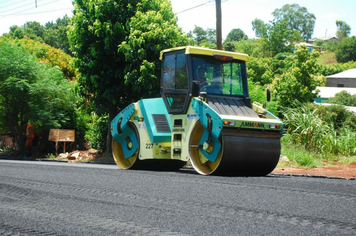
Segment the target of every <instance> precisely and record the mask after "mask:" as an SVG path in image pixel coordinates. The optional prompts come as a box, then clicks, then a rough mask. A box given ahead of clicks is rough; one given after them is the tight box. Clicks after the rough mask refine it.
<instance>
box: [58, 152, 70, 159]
mask: <svg viewBox="0 0 356 236" xmlns="http://www.w3.org/2000/svg"><path fill="white" fill-rule="evenodd" d="M67 157H68V152H66V153H61V154H59V156H58V159H65V158H67Z"/></svg>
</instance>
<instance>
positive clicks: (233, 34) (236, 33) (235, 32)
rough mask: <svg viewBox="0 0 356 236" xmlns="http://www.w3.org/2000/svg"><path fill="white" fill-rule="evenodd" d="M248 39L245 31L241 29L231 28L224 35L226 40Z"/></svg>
mask: <svg viewBox="0 0 356 236" xmlns="http://www.w3.org/2000/svg"><path fill="white" fill-rule="evenodd" d="M246 39H248V37H247V35H246V34H245V32H243V31H242V30H241V29H232V30H231V31H230V33H229V34H228V35H227V36H226V39H225V40H227V41H240V40H246Z"/></svg>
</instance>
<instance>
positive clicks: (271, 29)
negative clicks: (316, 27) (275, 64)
mask: <svg viewBox="0 0 356 236" xmlns="http://www.w3.org/2000/svg"><path fill="white" fill-rule="evenodd" d="M263 39H264V40H266V41H267V42H266V43H265V44H264V46H265V47H266V49H267V51H269V52H270V53H271V55H270V56H272V57H274V56H276V55H277V54H279V53H289V52H292V43H293V42H294V41H295V38H294V35H293V32H292V31H291V30H290V29H289V28H288V27H287V22H286V21H276V22H271V24H270V25H268V26H267V37H266V38H263Z"/></svg>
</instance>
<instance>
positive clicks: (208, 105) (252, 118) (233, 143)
mask: <svg viewBox="0 0 356 236" xmlns="http://www.w3.org/2000/svg"><path fill="white" fill-rule="evenodd" d="M160 60H161V61H162V69H161V83H160V90H161V96H162V97H160V98H151V99H142V100H139V101H138V102H136V103H132V104H130V105H129V106H127V107H126V108H125V109H123V110H122V111H121V112H120V113H119V114H118V115H117V116H116V117H115V118H114V119H113V120H112V122H111V133H112V136H113V141H112V152H113V153H112V154H113V157H114V160H115V162H116V164H117V165H118V166H119V167H120V168H121V169H135V168H138V169H150V170H178V169H180V168H182V167H183V166H185V165H186V164H187V162H188V161H189V160H190V163H191V165H192V166H193V168H194V169H195V171H197V172H198V173H199V174H202V175H210V174H216V175H233V176H261V175H267V174H269V173H270V172H271V171H273V169H274V168H275V167H276V165H277V163H278V160H279V156H280V150H281V145H280V138H281V136H282V133H283V123H282V121H281V120H279V119H278V118H277V117H276V116H274V115H273V114H271V113H270V112H269V111H267V110H266V109H264V108H263V107H262V106H261V105H257V104H255V103H252V102H251V99H250V97H249V93H248V85H247V75H246V62H247V61H248V60H249V56H248V55H246V54H242V53H235V52H227V51H222V50H213V49H207V48H200V47H193V46H185V47H177V48H171V49H166V50H163V51H162V52H161V54H160ZM267 97H269V93H267Z"/></svg>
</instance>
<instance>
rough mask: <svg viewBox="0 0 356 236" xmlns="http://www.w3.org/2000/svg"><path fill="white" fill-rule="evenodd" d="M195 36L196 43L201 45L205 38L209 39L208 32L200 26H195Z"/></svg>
mask: <svg viewBox="0 0 356 236" xmlns="http://www.w3.org/2000/svg"><path fill="white" fill-rule="evenodd" d="M193 37H194V38H195V41H196V44H197V45H198V46H199V45H200V43H201V42H202V41H203V40H207V32H206V30H204V29H203V28H202V27H200V26H195V27H194V30H193Z"/></svg>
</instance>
